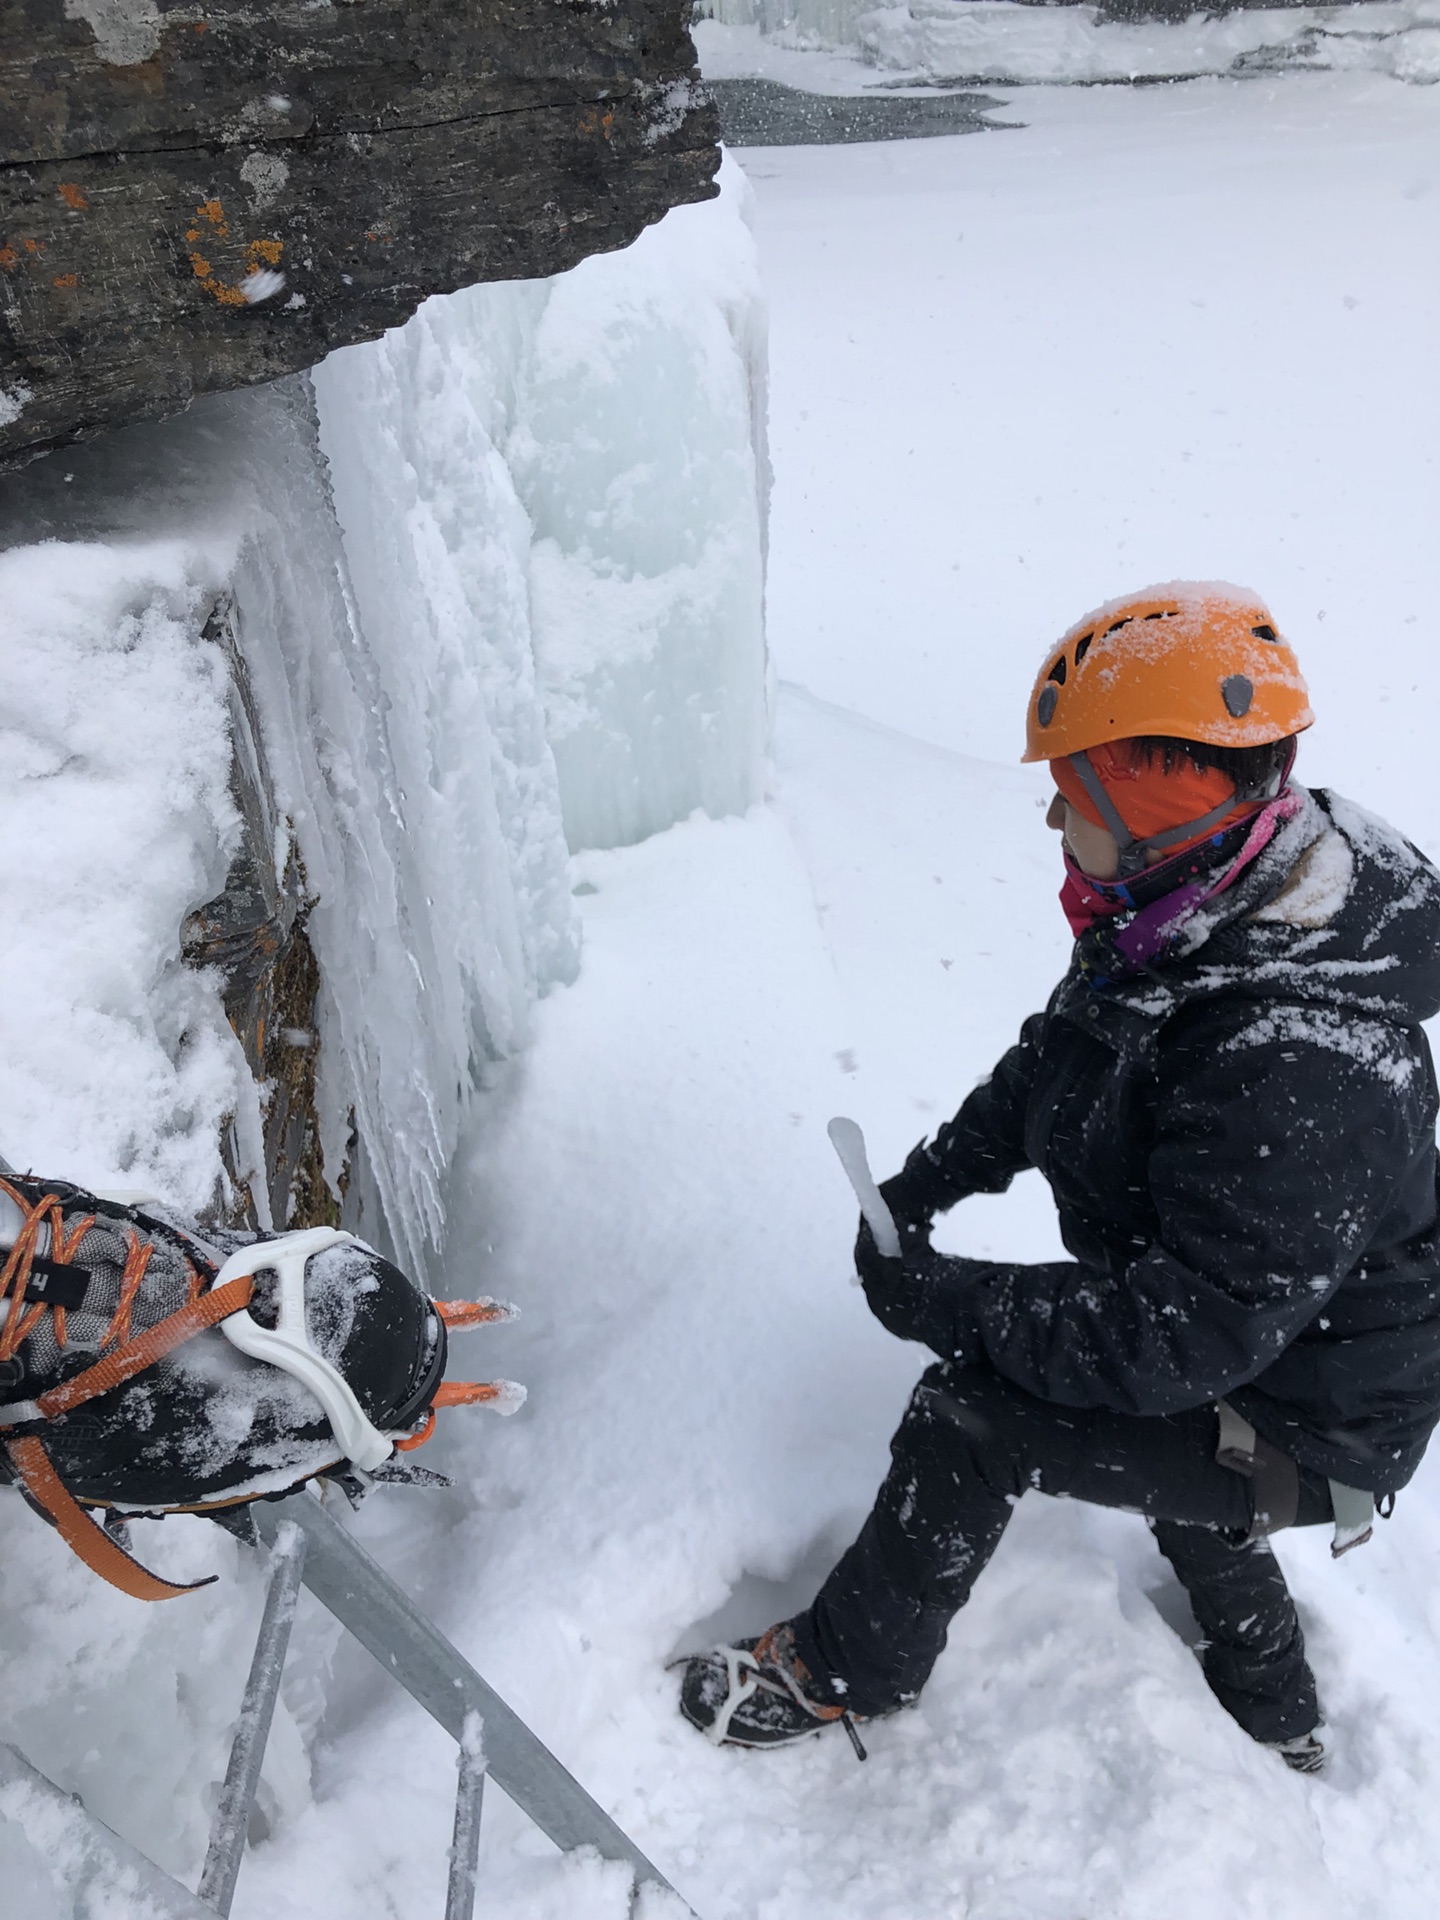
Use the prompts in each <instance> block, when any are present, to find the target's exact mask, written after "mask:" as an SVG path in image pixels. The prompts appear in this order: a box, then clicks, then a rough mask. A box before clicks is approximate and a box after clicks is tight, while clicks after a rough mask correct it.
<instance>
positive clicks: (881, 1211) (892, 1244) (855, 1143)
mask: <svg viewBox="0 0 1440 1920" xmlns="http://www.w3.org/2000/svg"><path fill="white" fill-rule="evenodd" d="M825 1131H826V1132H827V1133H828V1134H829V1135H830V1144H831V1146H833V1147H834V1149H835V1151H836V1153H838V1154H839V1156H840V1164H841V1166H842V1167H844V1169H845V1174H846V1178H847V1179H848V1180H849V1182H850V1184H851V1186H852V1187H853V1188H854V1189H855V1198H856V1199H857V1200H858V1201H859V1202H860V1211H861V1213H862V1214H863V1215H864V1216H865V1224H866V1226H868V1227H869V1229H870V1231H871V1233H872V1234H874V1236H875V1245H876V1246H877V1247H878V1248H879V1250H880V1253H881V1255H882V1256H883V1257H884V1258H885V1259H886V1260H898V1259H899V1258H900V1235H899V1234H898V1233H897V1231H896V1229H895V1219H894V1216H893V1214H892V1213H891V1211H890V1209H889V1207H887V1206H886V1204H885V1197H884V1195H883V1194H882V1193H881V1191H880V1189H879V1187H877V1186H876V1184H875V1176H874V1174H872V1173H871V1171H870V1162H869V1161H868V1160H867V1159H866V1157H865V1136H864V1134H863V1133H862V1132H861V1131H860V1129H859V1127H858V1126H857V1125H856V1123H855V1122H854V1121H853V1120H847V1119H846V1118H845V1117H844V1115H843V1114H837V1115H836V1117H835V1118H834V1119H833V1120H832V1121H831V1122H830V1124H829V1126H828V1127H827V1128H826V1129H825Z"/></svg>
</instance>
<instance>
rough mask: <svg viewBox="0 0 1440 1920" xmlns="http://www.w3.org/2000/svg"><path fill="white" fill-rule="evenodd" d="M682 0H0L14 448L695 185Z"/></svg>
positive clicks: (623, 239) (264, 357) (346, 339)
mask: <svg viewBox="0 0 1440 1920" xmlns="http://www.w3.org/2000/svg"><path fill="white" fill-rule="evenodd" d="M686 20H687V9H686V7H685V5H684V0H559V4H557V3H556V0H530V3H529V4H526V5H517V4H508V3H507V0H409V3H408V4H401V3H396V0H339V4H335V5H331V6H315V5H310V4H304V3H303V0H269V3H268V4H266V0H261V4H258V5H246V4H244V3H243V0H207V3H206V4H191V3H189V0H177V3H176V4H167V0H0V98H3V99H4V101H5V111H4V114H3V116H0V320H3V323H4V333H3V335H0V459H4V458H5V457H7V456H9V457H13V456H16V455H20V454H30V453H34V452H37V451H41V450H44V449H45V448H48V447H52V446H56V445H59V444H62V443H64V442H66V441H69V440H73V439H76V438H79V437H82V436H84V435H87V434H92V433H95V432H98V431H100V430H102V429H104V428H106V427H110V426H115V425H119V424H121V423H123V422H127V421H131V420H138V419H144V418H147V417H154V416H156V415H159V414H164V413H169V412H175V411H177V410H178V409H180V408H183V407H184V406H185V405H186V404H187V403H188V401H189V400H190V399H191V397H192V396H193V395H195V394H197V393H202V392H207V391H215V390H221V389H224V388H228V387H236V386H244V385H249V384H252V383H254V382H257V381H263V380H272V379H275V378H277V377H278V376H279V375H281V374H285V373H290V372H294V371H296V370H298V369H299V368H301V367H305V366H310V365H313V364H314V363H315V362H316V361H318V360H320V359H322V358H323V357H324V356H325V355H326V354H327V353H329V352H330V351H331V350H332V349H333V348H335V347H339V346H344V345H347V344H349V343H350V342H353V341H356V340H368V339H373V338H375V337H376V336H377V335H378V334H380V333H382V332H384V331H385V329H386V328H388V327H392V326H397V325H399V324H400V323H401V322H403V321H404V320H406V319H408V318H409V316H410V314H411V313H413V312H414V310H415V308H416V307H417V306H418V305H419V303H420V302H421V300H423V299H424V298H425V297H426V296H427V295H429V294H431V293H438V292H449V291H452V290H454V289H455V288H457V287H463V286H469V285H472V284H474V283H475V282H477V281H481V280H502V279H519V278H531V277H538V276H543V275H548V274H553V273H558V272H562V271H564V270H565V269H566V268H568V267H571V266H573V265H575V264H576V262H577V261H579V260H582V259H584V258H585V257H586V256H587V255H589V254H592V253H598V252H604V251H607V250H609V249H611V248H615V247H622V246H626V245H628V244H629V243H630V241H632V240H633V239H634V238H635V237H636V235H637V234H638V233H639V232H640V231H641V230H642V229H643V228H644V227H645V226H646V225H648V224H649V223H650V222H652V221H654V220H657V219H659V218H660V217H661V216H662V215H663V214H664V213H665V212H666V211H667V210H668V209H669V208H670V207H672V206H676V205H680V204H682V203H685V202H689V201H696V200H703V199H708V198H709V197H710V196H711V195H712V194H713V193H714V191H715V189H714V185H713V175H714V173H715V170H716V168H717V166H718V164H719V151H718V146H717V136H718V122H717V119H716V114H715V109H714V106H713V104H712V103H711V102H710V99H709V97H708V95H707V93H706V92H705V90H704V89H703V87H702V86H701V85H700V83H699V79H698V75H697V73H696V69H695V65H694V50H693V48H692V46H691V42H690V37H689V32H688V29H687V25H686Z"/></svg>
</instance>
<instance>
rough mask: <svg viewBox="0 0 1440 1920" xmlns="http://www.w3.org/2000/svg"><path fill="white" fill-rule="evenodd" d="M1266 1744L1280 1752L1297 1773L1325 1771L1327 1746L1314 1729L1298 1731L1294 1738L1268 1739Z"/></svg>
mask: <svg viewBox="0 0 1440 1920" xmlns="http://www.w3.org/2000/svg"><path fill="white" fill-rule="evenodd" d="M1265 1745H1266V1746H1267V1747H1268V1748H1269V1749H1270V1751H1271V1753H1278V1754H1279V1756H1280V1758H1281V1759H1282V1760H1283V1761H1284V1762H1285V1764H1286V1766H1287V1767H1289V1768H1291V1769H1292V1770H1293V1771H1294V1772H1295V1773H1322V1772H1323V1771H1324V1768H1325V1747H1324V1744H1323V1742H1322V1741H1321V1740H1320V1739H1318V1738H1317V1736H1316V1734H1315V1733H1314V1732H1313V1731H1312V1732H1310V1733H1297V1734H1296V1736H1295V1738H1294V1739H1293V1740H1267V1741H1266V1742H1265Z"/></svg>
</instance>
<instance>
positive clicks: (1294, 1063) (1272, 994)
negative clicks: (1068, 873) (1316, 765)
mask: <svg viewBox="0 0 1440 1920" xmlns="http://www.w3.org/2000/svg"><path fill="white" fill-rule="evenodd" d="M1108 939H1109V935H1108V931H1107V929H1106V928H1105V926H1104V925H1103V924H1102V925H1101V926H1099V927H1096V928H1093V929H1091V931H1090V932H1088V933H1086V934H1084V935H1083V936H1082V937H1081V938H1080V940H1079V941H1078V942H1077V943H1076V949H1075V957H1074V960H1073V962H1072V965H1071V967H1070V970H1069V972H1068V973H1067V974H1066V976H1065V978H1064V980H1062V981H1061V983H1060V985H1059V987H1058V988H1057V989H1056V991H1055V993H1054V995H1053V996H1052V998H1051V1001H1050V1004H1049V1006H1048V1007H1047V1008H1046V1010H1045V1011H1044V1013H1040V1014H1036V1015H1034V1016H1033V1017H1032V1018H1031V1019H1029V1020H1027V1021H1026V1023H1025V1025H1024V1028H1023V1029H1022V1031H1021V1035H1020V1040H1019V1043H1018V1044H1017V1045H1016V1046H1014V1047H1012V1048H1011V1049H1010V1051H1009V1052H1008V1053H1007V1054H1006V1055H1005V1057H1004V1059H1003V1060H1001V1062H1000V1064H999V1065H998V1067H997V1068H996V1069H995V1072H994V1074H993V1075H992V1077H991V1078H990V1079H989V1080H988V1081H987V1082H985V1084H984V1085H982V1086H980V1087H978V1088H977V1089H976V1091H975V1092H974V1093H972V1094H971V1096H970V1098H969V1099H968V1100H967V1101H966V1102H965V1104H964V1105H963V1106H962V1107H961V1109H960V1111H959V1113H958V1114H957V1115H956V1116H955V1118H954V1119H953V1120H952V1121H951V1122H949V1124H948V1125H946V1126H944V1127H942V1128H941V1129H940V1131H939V1133H938V1134H937V1135H936V1137H935V1139H934V1141H933V1142H930V1143H924V1142H922V1144H921V1145H920V1146H918V1147H917V1148H916V1149H915V1150H914V1152H913V1153H912V1154H911V1155H910V1157H909V1159H908V1160H907V1161H906V1163H905V1167H904V1169H903V1171H902V1172H901V1173H900V1174H898V1175H897V1176H896V1177H895V1179H894V1180H892V1181H889V1182H887V1183H886V1187H885V1192H886V1197H887V1198H888V1199H889V1201H890V1204H891V1206H892V1208H893V1209H894V1210H895V1211H896V1213H897V1215H899V1216H901V1217H903V1218H907V1219H909V1220H923V1219H925V1218H927V1217H928V1216H929V1215H930V1214H932V1213H934V1212H938V1211H941V1210H944V1209H946V1208H949V1207H951V1206H953V1205H954V1204H955V1203H956V1202H957V1201H958V1200H961V1199H963V1198H964V1197H965V1196H966V1195H967V1194H971V1193H998V1192H1001V1191H1003V1189H1004V1188H1005V1187H1007V1186H1008V1185H1009V1183H1010V1181H1011V1179H1012V1178H1013V1177H1014V1175H1015V1174H1016V1173H1017V1172H1019V1171H1020V1169H1021V1168H1023V1167H1027V1166H1033V1167H1038V1168H1039V1169H1040V1171H1041V1172H1042V1173H1043V1174H1044V1175H1045V1177H1046V1179H1047V1180H1048V1181H1049V1183H1050V1186H1051V1189H1052V1191H1053V1193H1054V1196H1055V1202H1056V1206H1057V1208H1058V1211H1059V1216H1060V1230H1061V1234H1062V1237H1063V1239H1064V1242H1065V1245H1066V1247H1067V1249H1068V1250H1069V1251H1070V1253H1071V1254H1072V1255H1073V1256H1074V1258H1073V1260H1070V1261H1055V1262H1052V1263H1048V1264H1045V1265H1037V1266H1016V1265H1003V1264H998V1263H992V1262H988V1261H978V1260H963V1261H950V1260H945V1259H943V1258H942V1257H941V1256H938V1255H935V1256H931V1257H930V1260H929V1261H928V1262H925V1261H922V1262H921V1263H920V1266H919V1268H918V1269H917V1270H916V1272H915V1275H914V1279H915V1282H916V1283H917V1284H919V1285H921V1286H922V1287H923V1289H924V1293H925V1298H924V1302H923V1313H922V1315H921V1318H920V1323H919V1324H920V1327H921V1329H922V1330H921V1331H920V1333H919V1337H922V1338H924V1339H926V1340H927V1341H928V1343H929V1344H931V1345H933V1346H934V1347H935V1348H936V1350H937V1351H938V1352H940V1353H941V1355H942V1357H949V1356H950V1355H952V1354H956V1353H961V1354H964V1353H967V1352H968V1353H970V1354H972V1355H973V1354H974V1353H975V1351H976V1349H977V1346H981V1347H983V1349H984V1351H985V1352H986V1353H987V1354H988V1355H989V1357H990V1359H991V1362H992V1363H993V1364H994V1366H995V1367H996V1368H997V1369H998V1371H999V1372H1001V1373H1002V1374H1004V1375H1005V1376H1006V1377H1007V1378H1008V1379H1010V1380H1013V1381H1014V1382H1016V1384H1017V1385H1019V1386H1021V1387H1023V1388H1025V1389H1026V1390H1027V1391H1028V1392H1030V1393H1033V1394H1036V1395H1038V1396H1039V1397H1041V1398H1043V1399H1046V1400H1050V1401H1055V1402H1058V1403H1060V1404H1062V1405H1065V1406H1073V1407H1111V1408H1116V1409H1118V1410H1121V1411H1124V1412H1129V1413H1138V1414H1166V1413H1172V1412H1176V1411H1179V1410H1180V1409H1182V1408H1186V1407H1193V1406H1198V1405H1202V1404H1203V1403H1205V1402H1206V1401H1210V1400H1215V1399H1219V1398H1222V1397H1223V1398H1226V1399H1228V1400H1229V1401H1230V1402H1231V1403H1232V1404H1233V1405H1234V1406H1235V1407H1236V1408H1238V1409H1239V1410H1240V1411H1241V1412H1242V1413H1243V1414H1244V1415H1245V1417H1246V1418H1247V1419H1248V1420H1249V1421H1251V1422H1252V1424H1253V1425H1254V1426H1255V1427H1256V1429H1257V1430H1258V1431H1259V1432H1260V1433H1261V1434H1263V1435H1264V1436H1265V1438H1266V1439H1268V1440H1270V1441H1272V1442H1273V1443H1274V1444H1275V1445H1277V1446H1279V1447H1281V1448H1283V1449H1284V1450H1285V1451H1286V1452H1288V1453H1290V1454H1291V1455H1293V1457H1294V1458H1295V1459H1297V1460H1299V1461H1300V1462H1301V1463H1302V1464H1303V1465H1305V1466H1308V1467H1312V1468H1314V1469H1316V1470H1318V1471H1319V1472H1320V1473H1322V1474H1324V1475H1326V1476H1327V1477H1328V1478H1331V1479H1336V1480H1340V1481H1343V1482H1344V1483H1345V1484H1347V1485H1350V1486H1359V1487H1367V1488H1370V1489H1372V1490H1373V1491H1375V1492H1376V1493H1385V1492H1389V1491H1392V1490H1394V1489H1395V1488H1397V1487H1399V1486H1401V1485H1403V1484H1404V1482H1405V1481H1406V1480H1408V1479H1409V1478H1410V1476H1411V1474H1412V1473H1413V1472H1414V1470H1415V1468H1416V1466H1417V1465H1418V1463H1419V1460H1420V1456H1421V1454H1422V1453H1423V1452H1424V1449H1425V1443H1426V1441H1427V1439H1428V1438H1429V1435H1430V1431H1431V1429H1432V1427H1433V1426H1434V1424H1435V1422H1436V1419H1437V1416H1440V1229H1437V1224H1436V1219H1437V1164H1436V1146H1435V1118H1436V1085H1435V1071H1434V1066H1433V1063H1432V1060H1431V1056H1430V1050H1429V1047H1428V1045H1427V1042H1426V1039H1425V1035H1424V1033H1423V1032H1422V1031H1421V1029H1420V1025H1419V1022H1420V1021H1421V1020H1424V1019H1427V1018H1429V1017H1430V1016H1431V1015H1432V1014H1434V1013H1435V1012H1436V1011H1437V1009H1440V874H1437V872H1436V870H1435V869H1434V868H1433V867H1432V866H1431V865H1430V863H1429V862H1428V861H1427V860H1426V859H1425V858H1424V856H1423V855H1422V854H1420V853H1419V852H1418V851H1417V850H1416V849H1415V848H1414V847H1412V846H1410V845H1409V843H1408V842H1407V841H1405V840H1403V839H1401V838H1400V836H1399V835H1398V834H1396V833H1395V832H1394V831H1393V830H1392V829H1391V828H1389V827H1387V826H1386V825H1385V824H1384V823H1383V822H1381V821H1378V820H1376V819H1374V818H1373V817H1372V816H1370V815H1368V814H1366V813H1363V812H1362V811H1361V810H1360V809H1359V808H1357V807H1354V806H1352V805H1350V804H1349V803H1348V802H1346V801H1344V800H1342V799H1340V798H1339V797H1338V796H1335V795H1328V794H1325V793H1315V794H1311V795H1307V796H1305V805H1304V807H1303V809H1302V811H1301V813H1300V814H1299V816H1298V817H1296V818H1295V819H1293V820H1292V821H1290V822H1289V823H1288V824H1287V825H1286V826H1284V827H1282V828H1281V830H1280V831H1279V832H1278V833H1277V835H1276V837H1275V839H1274V840H1273V841H1272V843H1271V845H1270V846H1269V847H1268V848H1267V849H1266V850H1265V852H1264V853H1263V854H1262V855H1261V856H1260V857H1259V859H1257V860H1256V861H1255V863H1254V864H1253V866H1252V867H1251V868H1250V869H1249V870H1248V871H1247V872H1245V873H1244V874H1243V875H1242V876H1241V878H1240V879H1239V880H1238V881H1237V882H1236V883H1234V885H1233V886H1232V887H1231V888H1230V889H1228V890H1227V891H1226V892H1224V893H1222V894H1220V895H1219V896H1217V898H1216V899H1215V900H1214V901H1213V902H1211V903H1210V904H1209V906H1207V907H1206V908H1205V909H1204V911H1203V913H1202V915H1201V916H1200V917H1199V918H1198V919H1197V920H1196V921H1194V922H1193V923H1192V924H1191V926H1190V927H1189V928H1188V929H1187V931H1186V935H1185V938H1184V942H1183V946H1184V950H1183V951H1180V952H1175V953H1172V954H1171V955H1169V956H1168V957H1166V958H1165V959H1164V960H1163V962H1161V963H1158V964H1156V965H1154V966H1152V967H1151V968H1150V969H1149V970H1148V971H1147V972H1146V973H1144V974H1142V975H1139V976H1133V977H1130V978H1124V977H1116V976H1114V975H1109V977H1107V974H1108V966H1109V946H1108ZM919 1304H920V1303H919V1302H918V1301H917V1305H919Z"/></svg>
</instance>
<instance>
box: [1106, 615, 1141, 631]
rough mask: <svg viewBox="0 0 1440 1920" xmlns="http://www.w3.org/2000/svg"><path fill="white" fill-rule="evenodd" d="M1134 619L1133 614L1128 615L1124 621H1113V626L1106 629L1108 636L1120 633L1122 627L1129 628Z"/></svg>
mask: <svg viewBox="0 0 1440 1920" xmlns="http://www.w3.org/2000/svg"><path fill="white" fill-rule="evenodd" d="M1133 618H1134V615H1133V614H1129V613H1127V614H1126V616H1125V618H1124V619H1123V620H1116V621H1113V622H1112V623H1111V625H1110V626H1108V627H1106V629H1105V632H1106V634H1107V636H1108V635H1109V634H1112V633H1118V632H1119V631H1120V629H1121V627H1128V626H1129V624H1130V622H1131V620H1132V619H1133Z"/></svg>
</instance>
